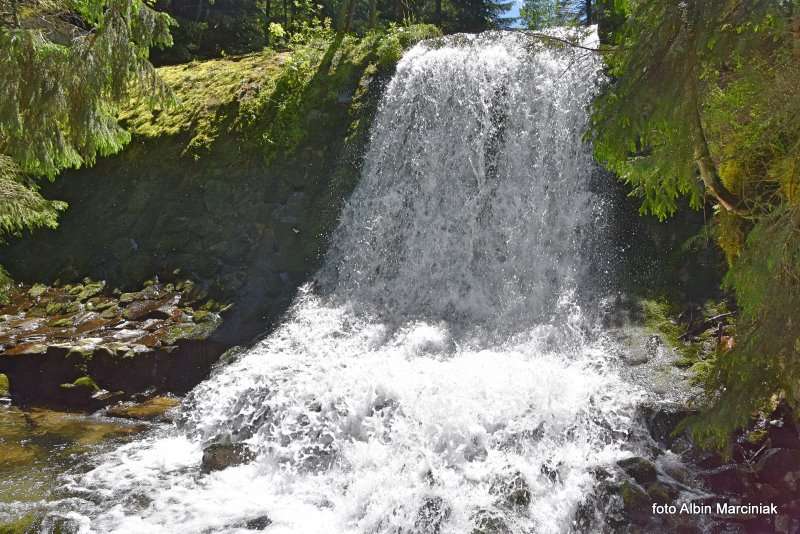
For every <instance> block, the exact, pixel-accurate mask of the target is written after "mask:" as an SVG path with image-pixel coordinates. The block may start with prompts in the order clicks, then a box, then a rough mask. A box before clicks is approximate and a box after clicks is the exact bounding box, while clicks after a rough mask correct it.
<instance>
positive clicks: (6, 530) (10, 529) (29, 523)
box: [0, 513, 42, 534]
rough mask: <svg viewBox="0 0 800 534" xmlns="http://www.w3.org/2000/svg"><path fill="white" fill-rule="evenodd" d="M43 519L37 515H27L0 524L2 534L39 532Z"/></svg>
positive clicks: (0, 533)
mask: <svg viewBox="0 0 800 534" xmlns="http://www.w3.org/2000/svg"><path fill="white" fill-rule="evenodd" d="M41 521H42V518H41V517H40V516H39V515H38V514H35V513H30V514H25V515H24V516H22V517H20V518H19V519H15V520H13V521H9V522H7V523H0V534H32V533H34V532H39V525H40V524H41Z"/></svg>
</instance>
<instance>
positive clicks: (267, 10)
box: [264, 0, 272, 46]
mask: <svg viewBox="0 0 800 534" xmlns="http://www.w3.org/2000/svg"><path fill="white" fill-rule="evenodd" d="M271 9H272V2H271V1H270V0H265V2H264V28H265V29H266V32H265V34H264V35H265V37H264V44H265V45H266V46H269V23H270V18H269V15H270V11H271Z"/></svg>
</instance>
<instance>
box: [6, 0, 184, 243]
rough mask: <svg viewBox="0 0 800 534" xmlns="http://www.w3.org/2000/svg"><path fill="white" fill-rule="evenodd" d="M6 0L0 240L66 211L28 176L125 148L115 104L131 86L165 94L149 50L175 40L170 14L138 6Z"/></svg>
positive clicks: (105, 0)
mask: <svg viewBox="0 0 800 534" xmlns="http://www.w3.org/2000/svg"><path fill="white" fill-rule="evenodd" d="M8 1H9V0H6V1H4V2H3V4H2V6H3V8H5V9H2V10H0V11H2V12H5V13H10V15H9V16H7V17H4V18H2V19H0V92H1V93H2V94H3V98H2V100H0V199H1V200H2V203H1V204H0V238H2V236H3V235H7V234H18V233H19V232H20V231H22V230H23V229H34V228H37V227H51V228H52V227H54V226H55V225H56V217H57V214H58V212H59V211H61V210H63V209H64V208H65V207H66V205H65V204H64V203H61V202H55V201H47V200H45V199H44V198H42V197H41V196H40V195H39V193H38V192H37V189H36V186H35V184H34V182H33V181H32V178H33V177H40V176H44V177H47V178H50V179H53V178H54V177H55V176H56V174H57V173H58V172H59V171H60V170H62V169H64V168H68V167H79V166H81V165H90V164H92V163H93V162H94V161H95V158H96V157H97V156H98V155H108V154H111V153H113V152H116V151H118V150H119V149H120V148H122V146H123V145H124V144H125V143H126V142H127V141H128V139H129V135H128V133H127V132H125V131H124V130H123V129H122V128H121V127H120V126H119V125H118V124H117V122H116V117H115V113H116V109H115V105H116V104H118V103H119V102H122V101H124V100H125V99H126V98H127V97H128V95H129V91H130V89H131V87H132V84H135V85H138V87H147V88H148V91H149V93H150V94H151V95H152V96H153V97H154V98H156V97H159V96H163V91H162V90H161V89H162V86H161V84H160V83H159V81H158V78H157V76H156V75H155V71H154V70H153V68H152V66H151V65H150V63H149V62H148V61H147V54H148V50H149V48H150V47H151V46H159V45H169V44H170V42H171V41H170V35H169V25H170V18H169V17H168V16H166V15H164V14H160V13H157V12H155V11H153V10H152V9H151V8H150V7H148V6H147V4H145V3H144V2H143V1H142V0H69V1H64V2H58V1H55V2H52V1H48V2H44V1H39V0H28V1H27V2H23V1H21V0H10V4H8ZM65 13H69V14H70V17H71V18H70V17H67V16H66V15H65ZM66 21H72V22H66Z"/></svg>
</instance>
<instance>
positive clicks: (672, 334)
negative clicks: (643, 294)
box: [641, 299, 683, 348]
mask: <svg viewBox="0 0 800 534" xmlns="http://www.w3.org/2000/svg"><path fill="white" fill-rule="evenodd" d="M641 306H642V313H643V315H644V324H645V326H646V327H648V328H651V329H653V330H656V331H657V332H660V333H661V334H663V336H664V337H665V338H666V341H667V342H668V343H669V345H670V346H672V347H674V348H682V345H683V343H682V342H681V340H680V337H681V335H683V327H681V326H680V325H679V324H677V323H676V322H675V321H674V320H672V319H671V317H670V314H671V310H670V305H669V303H667V302H665V301H659V300H650V299H644V300H642V301H641Z"/></svg>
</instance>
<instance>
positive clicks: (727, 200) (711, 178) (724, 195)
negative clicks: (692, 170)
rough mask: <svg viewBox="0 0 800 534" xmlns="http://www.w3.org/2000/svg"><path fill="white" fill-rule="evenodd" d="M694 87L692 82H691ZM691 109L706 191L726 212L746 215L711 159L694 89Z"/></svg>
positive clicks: (695, 154) (691, 122)
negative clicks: (721, 178)
mask: <svg viewBox="0 0 800 534" xmlns="http://www.w3.org/2000/svg"><path fill="white" fill-rule="evenodd" d="M689 83H690V84H691V85H694V84H693V83H692V81H689ZM688 96H689V98H690V103H689V105H690V106H691V109H690V110H689V117H688V119H689V128H690V131H691V135H692V144H693V148H694V161H695V163H696V164H697V169H698V170H699V171H700V179H701V180H703V184H705V186H706V189H707V190H708V192H709V193H711V195H712V196H713V197H714V198H716V199H717V201H718V202H719V203H720V205H721V206H722V207H723V208H725V209H726V210H728V211H730V212H733V213H737V214H740V215H742V214H744V213H745V210H744V209H743V208H742V201H741V199H739V197H737V196H736V195H734V194H733V193H731V192H730V191H729V190H728V188H727V187H725V184H723V183H722V180H720V178H719V173H718V172H717V166H716V165H715V164H714V160H713V159H712V158H711V152H710V150H709V149H708V140H707V139H706V134H705V131H704V130H703V122H702V120H701V117H700V103H699V102H698V99H697V93H696V91H695V90H694V89H692V90H690V93H689V95H688Z"/></svg>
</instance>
